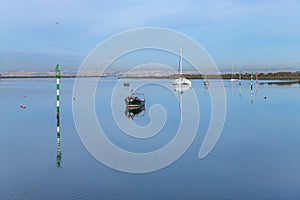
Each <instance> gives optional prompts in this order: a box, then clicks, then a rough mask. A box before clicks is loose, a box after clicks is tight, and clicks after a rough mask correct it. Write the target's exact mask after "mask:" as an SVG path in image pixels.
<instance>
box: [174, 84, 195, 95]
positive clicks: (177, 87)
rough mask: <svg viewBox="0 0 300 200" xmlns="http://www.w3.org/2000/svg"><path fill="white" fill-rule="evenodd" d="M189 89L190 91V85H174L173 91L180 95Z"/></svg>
mask: <svg viewBox="0 0 300 200" xmlns="http://www.w3.org/2000/svg"><path fill="white" fill-rule="evenodd" d="M190 89H192V86H190V85H174V91H176V92H179V93H180V94H182V93H183V92H185V91H188V90H190Z"/></svg>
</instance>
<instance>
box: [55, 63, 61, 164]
mask: <svg viewBox="0 0 300 200" xmlns="http://www.w3.org/2000/svg"><path fill="white" fill-rule="evenodd" d="M55 72H56V131H57V155H56V166H57V167H58V168H60V167H61V165H60V164H61V149H60V104H59V103H60V97H59V95H60V94H59V91H60V85H59V80H60V70H59V65H58V64H57V65H56V67H55Z"/></svg>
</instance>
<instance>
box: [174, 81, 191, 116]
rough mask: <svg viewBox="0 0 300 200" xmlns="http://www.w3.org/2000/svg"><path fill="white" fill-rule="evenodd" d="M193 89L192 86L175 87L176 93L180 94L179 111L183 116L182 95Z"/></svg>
mask: <svg viewBox="0 0 300 200" xmlns="http://www.w3.org/2000/svg"><path fill="white" fill-rule="evenodd" d="M190 89H192V86H190V85H174V91H176V92H178V99H179V110H180V115H181V114H182V110H181V105H182V97H181V95H182V94H183V93H184V92H185V91H188V90H190Z"/></svg>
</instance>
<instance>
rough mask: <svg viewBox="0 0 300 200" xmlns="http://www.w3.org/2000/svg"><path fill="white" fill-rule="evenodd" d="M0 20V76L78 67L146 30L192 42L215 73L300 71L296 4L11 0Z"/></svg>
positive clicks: (290, 0)
mask: <svg viewBox="0 0 300 200" xmlns="http://www.w3.org/2000/svg"><path fill="white" fill-rule="evenodd" d="M57 21H58V22H59V23H58V24H56V22H57ZM0 22H1V23H0V26H1V31H0V71H8V70H23V71H26V70H29V71H30V70H46V69H47V67H49V66H52V65H55V63H56V62H57V61H60V62H61V63H62V64H63V65H65V68H66V69H67V70H68V69H69V70H73V69H77V68H78V67H79V66H80V64H81V61H82V59H83V58H84V57H85V56H86V55H87V54H88V53H89V52H90V51H91V50H92V49H93V48H94V47H95V46H96V45H97V44H99V43H100V42H102V41H103V40H105V39H107V38H108V37H110V36H112V35H114V34H117V33H119V32H121V31H125V30H128V29H132V28H140V27H149V26H150V27H163V28H170V29H174V30H176V31H179V32H182V33H184V34H186V35H188V36H190V37H192V38H193V39H195V40H196V41H197V42H198V43H200V44H201V45H202V46H203V47H204V48H205V49H206V50H207V51H208V53H209V54H210V55H211V57H212V58H213V60H214V61H215V62H216V64H217V65H218V67H219V68H220V69H224V70H226V69H230V67H231V62H232V61H234V63H235V65H236V66H237V67H239V68H240V69H245V70H247V69H248V70H252V69H253V70H268V69H269V70H271V69H295V70H299V69H300V56H299V55H300V1H297V0H286V1H282V0H280V1H279V0H249V1H242V0H211V1H209V0H186V1H171V0H164V1H161V0H153V1H137V0H135V1H134V0H127V1H116V0H111V1H103V0H91V1H84V0H60V1H58V0H52V1H40V0H27V1H21V0H10V1H4V2H1V7H0Z"/></svg>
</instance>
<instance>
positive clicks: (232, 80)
mask: <svg viewBox="0 0 300 200" xmlns="http://www.w3.org/2000/svg"><path fill="white" fill-rule="evenodd" d="M230 81H231V82H234V81H237V79H236V78H234V77H233V62H232V64H231V79H230Z"/></svg>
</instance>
